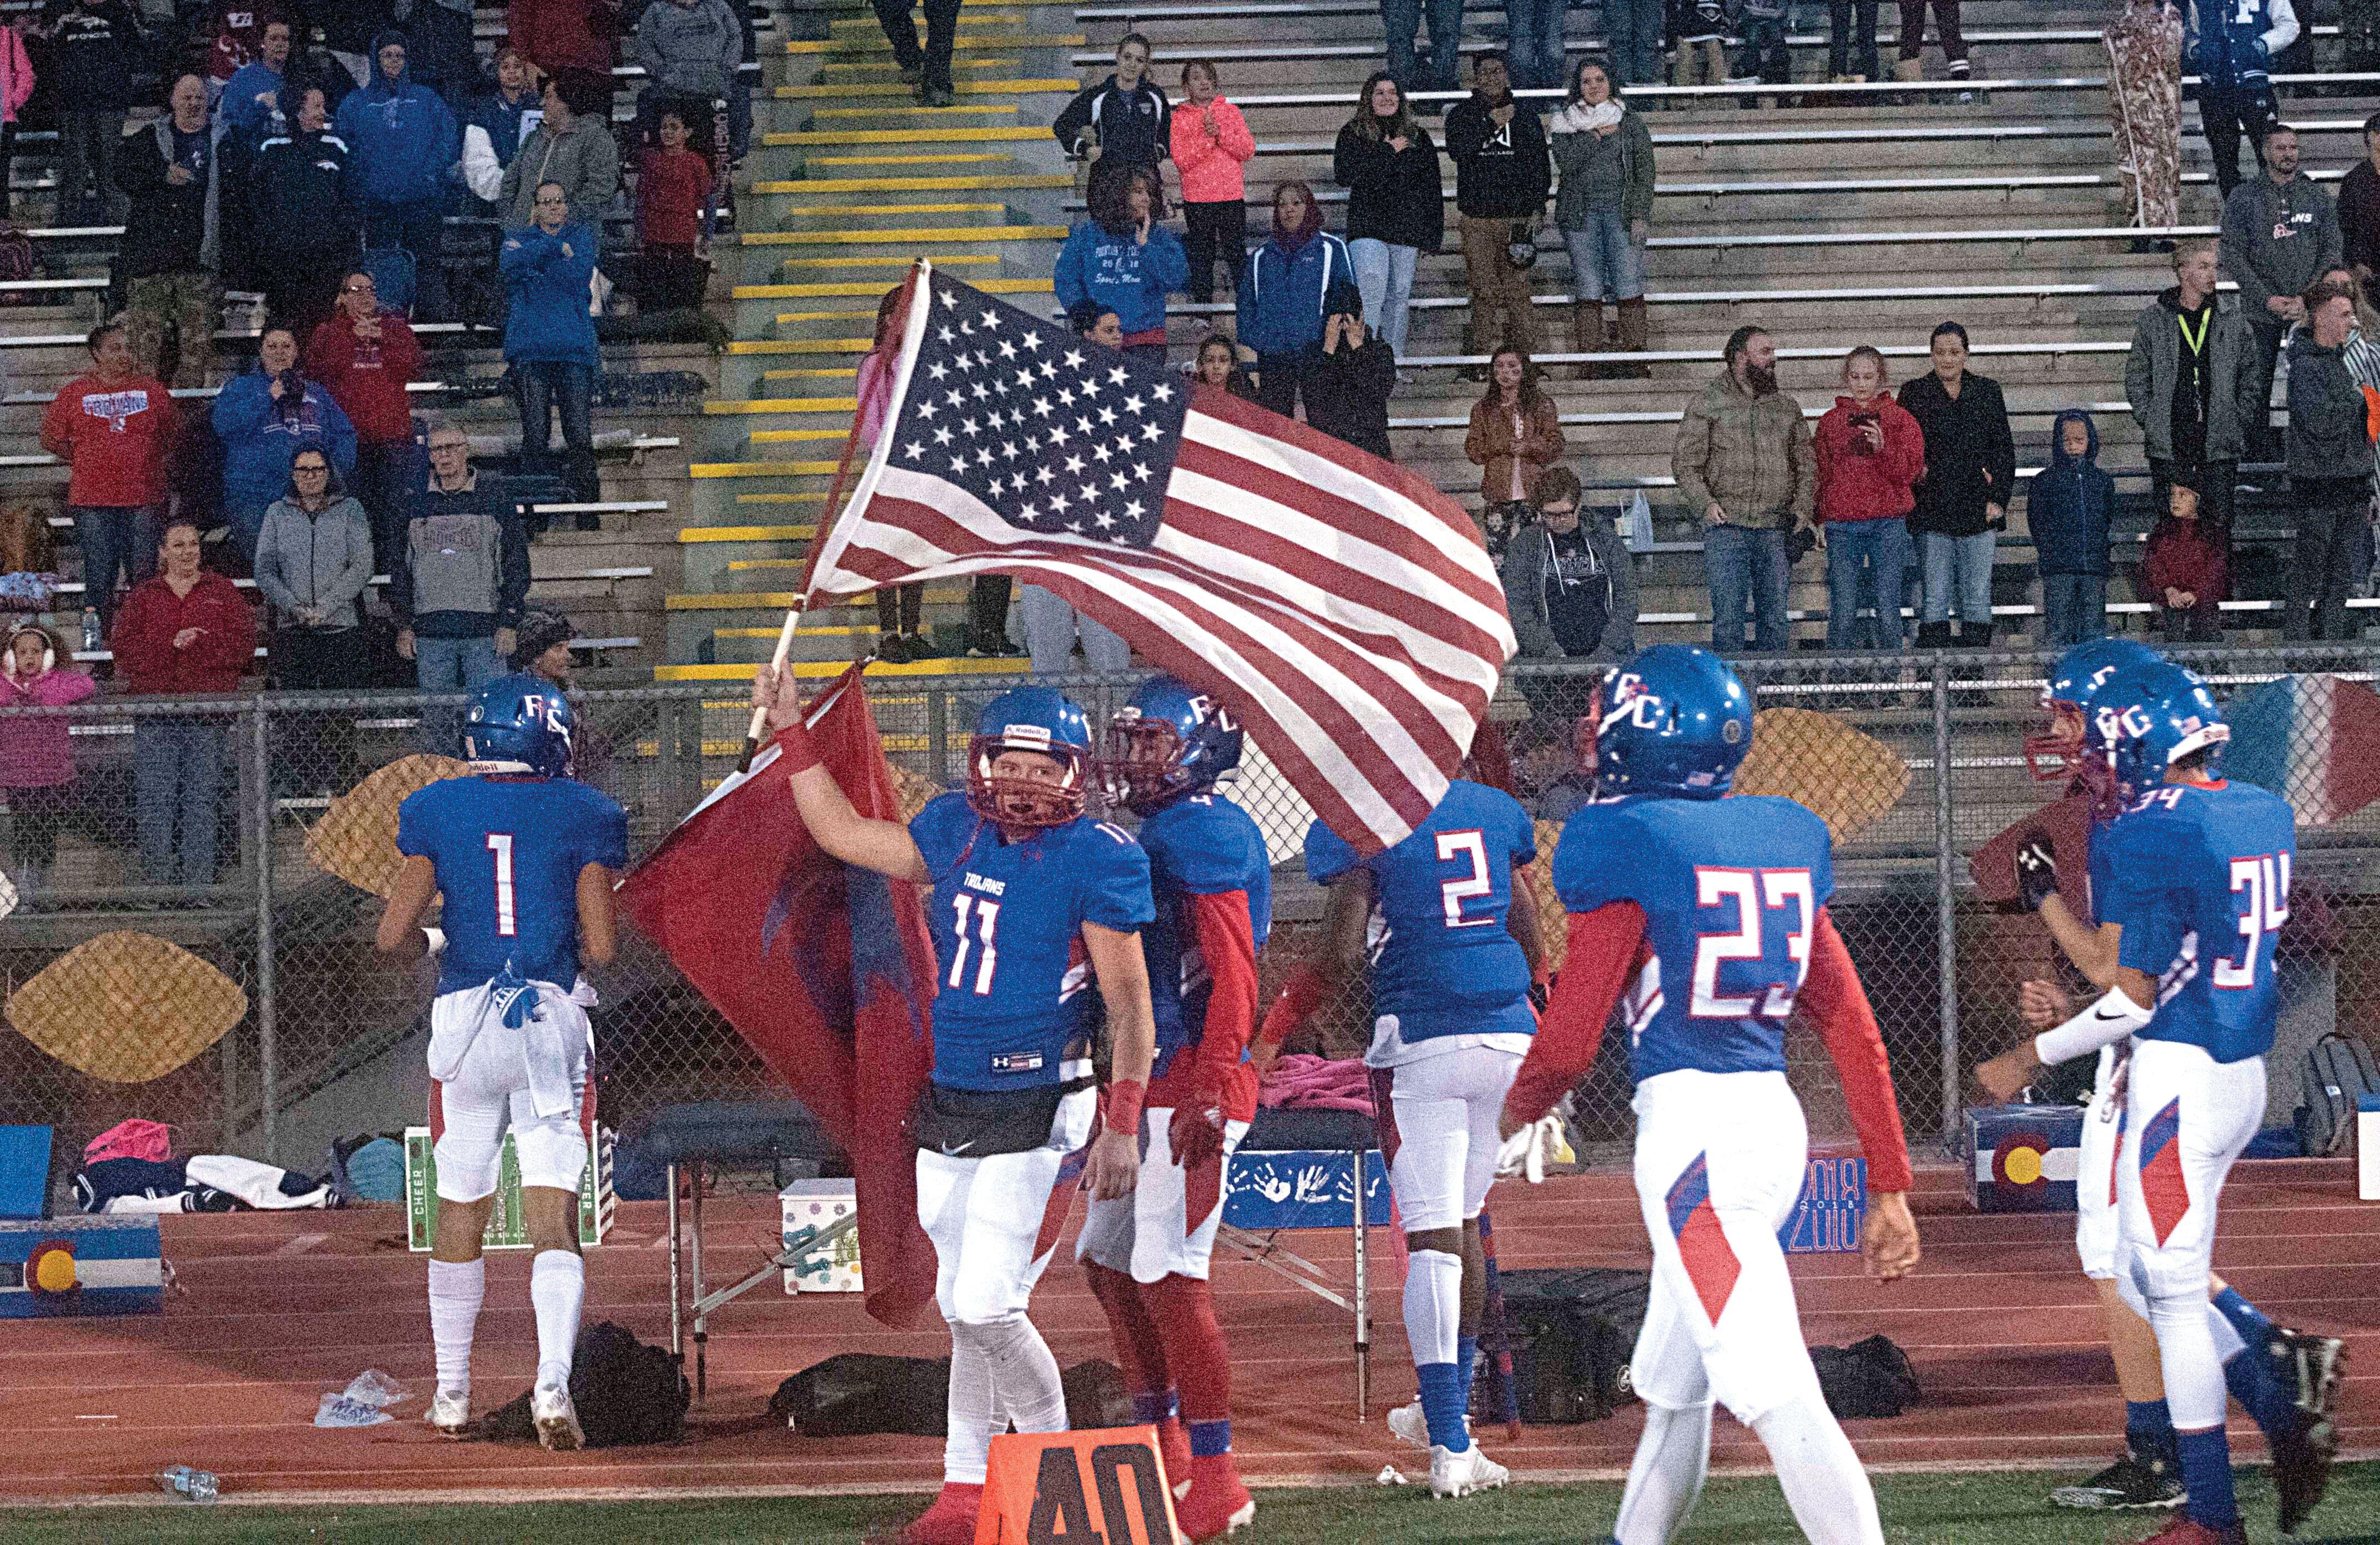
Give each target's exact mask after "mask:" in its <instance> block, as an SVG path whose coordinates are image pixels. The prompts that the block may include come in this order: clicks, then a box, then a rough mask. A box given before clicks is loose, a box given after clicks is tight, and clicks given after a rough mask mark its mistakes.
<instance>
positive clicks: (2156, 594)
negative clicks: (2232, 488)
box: [2141, 482, 2231, 644]
mask: <svg viewBox="0 0 2380 1545" xmlns="http://www.w3.org/2000/svg"><path fill="white" fill-rule="evenodd" d="M2166 510H2167V513H2166V515H2165V516H2164V517H2161V518H2160V519H2159V520H2158V521H2157V523H2156V529H2155V530H2152V531H2151V532H2149V546H2148V555H2147V556H2146V557H2145V558H2143V560H2142V563H2141V599H2142V600H2143V601H2145V602H2148V603H2149V604H2150V605H2152V606H2154V607H2155V608H2156V614H2157V626H2158V628H2159V629H2160V631H2161V632H2162V633H2163V634H2164V637H2165V641H2166V642H2167V643H2168V644H2212V643H2216V642H2219V641H2220V640H2221V639H2222V637H2223V613H2222V603H2223V602H2224V601H2225V600H2227V599H2228V596H2229V593H2230V585H2231V554H2230V546H2231V544H2230V543H2229V542H2228V541H2225V540H2224V538H2223V537H2222V536H2221V534H2220V533H2218V532H2216V531H2215V530H2213V529H2209V528H2208V527H2207V526H2206V525H2205V524H2204V523H2203V522H2202V521H2201V520H2200V519H2199V518H2198V491H2197V490H2196V489H2194V488H2192V487H2191V486H2190V485H2189V484H2188V483H2186V482H2178V483H2175V484H2174V485H2173V487H2172V488H2171V489H2170V490H2169V491H2168V493H2167V494H2166Z"/></svg>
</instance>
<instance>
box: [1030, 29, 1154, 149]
mask: <svg viewBox="0 0 2380 1545" xmlns="http://www.w3.org/2000/svg"><path fill="white" fill-rule="evenodd" d="M1148 54H1149V48H1148V40H1147V38H1145V37H1143V36H1141V35H1140V34H1139V33H1138V32H1126V33H1125V34H1124V35H1123V41H1122V42H1120V43H1117V44H1116V53H1115V58H1116V67H1115V73H1114V74H1112V75H1111V76H1109V77H1108V78H1107V79H1105V80H1102V81H1100V82H1099V84H1098V85H1096V86H1086V87H1084V88H1083V90H1082V91H1081V92H1080V93H1079V94H1078V95H1076V96H1075V100H1074V101H1072V102H1070V103H1067V104H1066V106H1065V110H1064V111H1062V112H1061V113H1060V114H1059V115H1058V121H1057V122H1056V123H1054V124H1051V125H1050V133H1051V134H1053V135H1055V136H1057V140H1058V143H1060V144H1061V145H1063V146H1065V147H1066V153H1067V154H1068V155H1071V156H1073V157H1075V159H1076V160H1078V161H1089V162H1093V163H1095V165H1094V166H1093V168H1092V177H1093V180H1094V181H1096V180H1097V179H1098V178H1099V177H1106V176H1116V175H1118V174H1120V173H1123V172H1127V171H1130V170H1131V169H1133V168H1134V167H1135V166H1139V167H1146V168H1147V170H1148V171H1149V172H1151V173H1155V172H1156V170H1157V164H1158V163H1159V162H1160V161H1162V160H1164V159H1165V157H1166V155H1167V154H1168V153H1169V152H1171V151H1172V143H1173V128H1172V117H1173V110H1172V104H1171V103H1168V102H1167V101H1166V100H1165V93H1164V91H1161V90H1160V89H1159V87H1158V85H1157V82H1155V81H1154V80H1151V79H1148ZM1158 186H1159V187H1160V188H1162V187H1164V183H1163V182H1162V181H1160V182H1159V183H1158Z"/></svg>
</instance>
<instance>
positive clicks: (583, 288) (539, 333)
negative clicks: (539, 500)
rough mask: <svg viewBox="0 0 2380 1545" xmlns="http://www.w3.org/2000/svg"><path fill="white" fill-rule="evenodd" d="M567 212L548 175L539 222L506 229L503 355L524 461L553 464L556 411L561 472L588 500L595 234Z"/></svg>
mask: <svg viewBox="0 0 2380 1545" xmlns="http://www.w3.org/2000/svg"><path fill="white" fill-rule="evenodd" d="M569 213H570V202H569V195H568V194H567V193H566V192H565V190H564V189H563V186H562V185H561V184H560V183H558V182H549V183H546V184H543V185H542V186H540V188H539V189H538V190H537V223H536V224H535V225H524V226H522V227H520V228H519V229H517V230H512V231H507V232H505V233H504V287H505V289H506V291H507V292H508V293H509V294H510V295H511V297H512V310H511V311H510V313H509V314H508V315H507V316H506V317H505V319H504V363H505V365H506V366H507V367H509V368H510V370H511V371H512V375H513V388H514V391H515V392H516V394H517V395H518V398H519V401H520V417H521V459H522V461H523V462H524V463H525V464H526V465H528V466H530V467H537V468H552V467H553V454H552V449H551V447H552V445H553V440H552V438H551V436H552V434H553V414H554V413H555V412H557V411H558V412H559V413H560V414H561V417H562V439H563V444H565V446H566V447H567V451H566V453H565V459H564V461H563V463H562V466H561V468H560V472H561V476H562V477H563V479H564V480H565V481H567V482H568V483H569V484H570V496H571V497H572V498H573V499H574V500H576V501H577V502H578V503H580V504H593V503H595V502H596V501H597V500H598V499H601V497H602V490H601V485H600V484H599V483H598V482H597V481H596V477H595V430H594V419H593V415H594V407H595V372H596V371H599V370H601V368H602V357H601V353H600V352H599V351H598V349H597V347H596V343H595V319H594V318H593V317H592V316H590V315H589V314H588V310H587V307H588V297H589V285H590V284H591V283H592V282H593V279H594V276H595V258H596V254H597V252H598V250H599V248H598V245H597V243H598V241H599V239H600V238H599V237H597V236H596V234H595V232H594V231H593V229H591V228H590V227H589V226H586V225H579V224H577V222H575V221H572V220H571V219H570V218H569Z"/></svg>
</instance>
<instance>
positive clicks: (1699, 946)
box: [1690, 866, 1818, 1019]
mask: <svg viewBox="0 0 2380 1545" xmlns="http://www.w3.org/2000/svg"><path fill="white" fill-rule="evenodd" d="M1694 905H1695V906H1698V907H1701V908H1703V909H1705V910H1709V909H1711V908H1714V907H1717V908H1731V909H1732V911H1733V913H1734V922H1735V927H1734V928H1732V929H1726V930H1721V931H1716V932H1706V933H1704V934H1702V935H1701V936H1700V937H1699V938H1698V939H1696V940H1695V942H1694V996H1693V998H1692V999H1691V1000H1690V1003H1691V1009H1690V1012H1691V1013H1692V1016H1693V1017H1694V1018H1696V1019H1748V1018H1751V1017H1753V1016H1755V1015H1757V1016H1760V1017H1762V1018H1764V1019H1785V1018H1790V1017H1791V1016H1792V1013H1793V998H1794V995H1795V994H1796V993H1798V992H1800V991H1802V979H1803V978H1804V977H1806V976H1808V975H1809V973H1810V932H1811V930H1812V929H1813V928H1814V927H1815V925H1816V919H1817V910H1818V906H1817V895H1816V893H1815V889H1814V888H1813V887H1812V885H1811V882H1810V871H1809V870H1805V869H1764V870H1752V869H1717V868H1708V867H1704V866H1696V868H1695V870H1694ZM1725 916H1726V912H1725V911H1722V912H1721V917H1722V918H1724V917H1725ZM1779 933H1782V934H1783V935H1784V939H1783V943H1784V955H1785V958H1784V960H1783V962H1782V963H1781V968H1780V967H1779V966H1764V965H1763V964H1762V963H1763V962H1765V961H1767V960H1768V959H1770V958H1771V957H1772V955H1774V953H1775V951H1774V948H1773V943H1774V941H1775V939H1776V936H1777V935H1778V934H1779ZM1735 961H1748V962H1750V963H1751V969H1750V970H1748V971H1746V970H1743V969H1742V968H1741V967H1739V969H1738V973H1737V974H1736V984H1737V985H1740V986H1744V987H1750V988H1751V989H1752V991H1749V992H1741V991H1739V992H1737V993H1733V994H1730V993H1727V992H1726V991H1725V990H1724V989H1725V987H1726V986H1727V985H1729V984H1726V983H1723V982H1722V981H1721V980H1720V978H1721V976H1722V975H1723V974H1728V972H1727V968H1728V967H1729V965H1730V962H1735ZM1745 976H1750V977H1751V978H1752V980H1750V981H1744V980H1743V977H1745Z"/></svg>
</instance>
